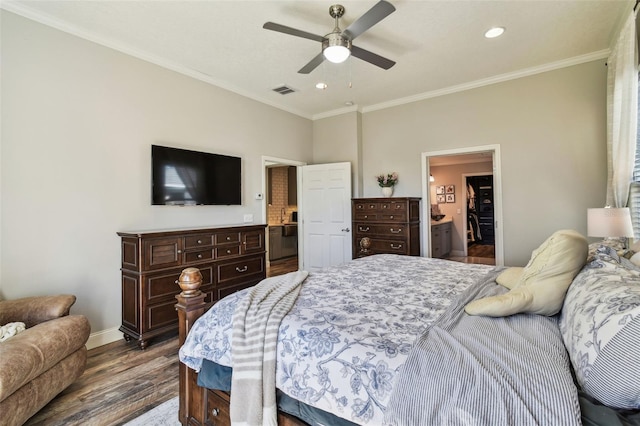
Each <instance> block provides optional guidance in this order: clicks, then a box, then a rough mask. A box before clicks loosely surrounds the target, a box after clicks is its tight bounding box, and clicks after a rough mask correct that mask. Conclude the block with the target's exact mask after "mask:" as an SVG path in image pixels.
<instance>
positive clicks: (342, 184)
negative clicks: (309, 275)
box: [298, 163, 351, 271]
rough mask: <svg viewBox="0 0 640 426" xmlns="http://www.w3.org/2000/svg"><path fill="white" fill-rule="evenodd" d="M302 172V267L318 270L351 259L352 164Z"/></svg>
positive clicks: (304, 169) (327, 166) (315, 165)
mask: <svg viewBox="0 0 640 426" xmlns="http://www.w3.org/2000/svg"><path fill="white" fill-rule="evenodd" d="M301 169H302V206H301V210H300V212H299V213H298V214H299V215H300V216H301V217H299V218H298V221H300V220H302V221H303V238H302V244H303V250H302V251H303V264H302V268H303V269H304V270H307V271H317V270H319V269H321V268H324V267H327V266H332V265H339V264H341V263H344V262H347V261H349V260H351V163H332V164H314V165H311V166H303V167H301Z"/></svg>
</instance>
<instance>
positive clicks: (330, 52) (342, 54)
mask: <svg viewBox="0 0 640 426" xmlns="http://www.w3.org/2000/svg"><path fill="white" fill-rule="evenodd" d="M323 53H324V57H325V58H327V61H329V62H333V63H334V64H339V63H342V62H344V61H346V60H347V58H348V57H349V55H350V54H351V51H350V50H349V49H347V48H346V47H345V46H329V47H327V48H326V49H324V51H323Z"/></svg>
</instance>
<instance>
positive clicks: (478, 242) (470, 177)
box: [463, 173, 495, 264]
mask: <svg viewBox="0 0 640 426" xmlns="http://www.w3.org/2000/svg"><path fill="white" fill-rule="evenodd" d="M463 179H464V181H465V186H466V192H467V196H466V203H465V204H464V208H463V217H464V216H466V218H467V221H466V225H467V226H466V230H465V231H464V232H463V234H464V235H466V246H465V259H464V261H466V262H469V263H485V264H491V259H493V264H495V217H494V192H493V173H491V174H475V173H474V174H465V175H463Z"/></svg>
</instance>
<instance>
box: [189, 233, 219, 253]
mask: <svg viewBox="0 0 640 426" xmlns="http://www.w3.org/2000/svg"><path fill="white" fill-rule="evenodd" d="M183 244H184V249H185V250H188V249H192V248H197V247H206V246H212V245H213V234H198V235H189V236H187V237H184V242H183Z"/></svg>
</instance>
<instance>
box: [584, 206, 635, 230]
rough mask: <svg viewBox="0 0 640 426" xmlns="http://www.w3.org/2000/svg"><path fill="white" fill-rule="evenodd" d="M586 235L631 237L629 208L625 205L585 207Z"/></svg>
mask: <svg viewBox="0 0 640 426" xmlns="http://www.w3.org/2000/svg"><path fill="white" fill-rule="evenodd" d="M587 235H588V236H590V237H633V225H632V224H631V213H630V211H629V209H628V208H627V207H623V208H612V207H607V208H602V209H587Z"/></svg>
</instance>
